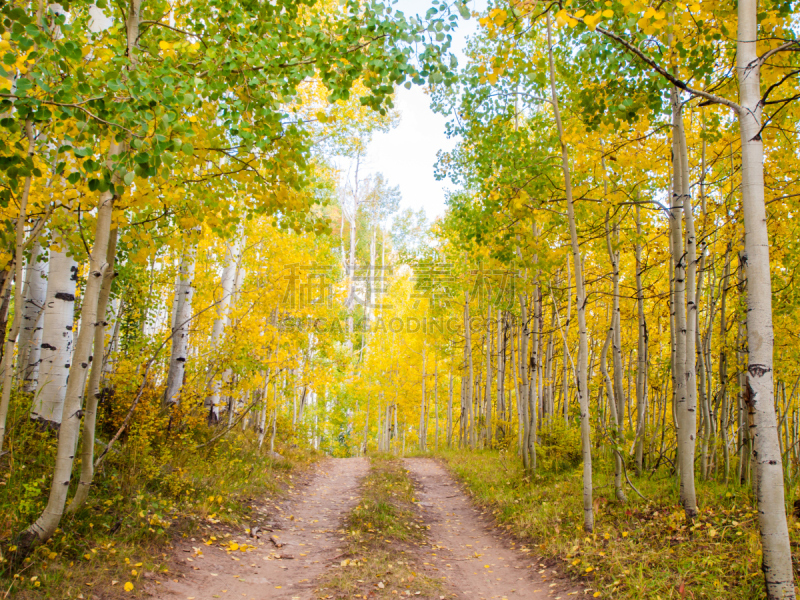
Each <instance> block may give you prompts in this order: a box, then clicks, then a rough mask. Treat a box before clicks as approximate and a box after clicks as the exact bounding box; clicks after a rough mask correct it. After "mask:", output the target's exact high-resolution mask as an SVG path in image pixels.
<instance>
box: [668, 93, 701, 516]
mask: <svg viewBox="0 0 800 600" xmlns="http://www.w3.org/2000/svg"><path fill="white" fill-rule="evenodd" d="M671 101H672V174H673V184H672V206H671V207H670V225H671V238H672V257H673V262H674V285H673V301H672V310H673V313H674V315H675V317H674V318H675V373H674V381H675V400H676V402H675V411H676V421H677V427H678V436H677V439H678V465H679V469H680V498H681V504H683V509H684V512H685V513H686V518H687V519H690V520H691V519H694V517H695V515H696V514H697V501H696V498H695V490H694V437H695V427H696V423H695V421H696V418H695V413H694V412H693V411H694V407H692V405H691V401H690V398H689V391H688V388H689V386H690V381H689V372H688V369H687V367H688V364H689V352H688V347H687V346H688V340H689V335H688V329H687V317H686V287H687V268H686V261H687V260H688V254H684V242H683V235H682V229H683V226H682V221H683V216H684V210H683V207H684V203H683V190H684V178H685V177H686V176H687V175H688V174H686V173H684V171H683V159H682V150H681V141H680V137H681V133H682V132H683V123H682V117H681V110H680V98H679V97H678V91H677V89H676V88H674V87H673V88H672V97H671ZM687 238H688V235H687ZM692 291H694V286H693V285H692ZM692 303H694V299H693V300H692ZM693 329H694V328H692V330H693ZM691 345H692V348H694V338H692V344H691ZM691 361H692V362H694V353H692V355H691ZM692 371H694V369H692ZM694 382H695V380H694V377H692V378H691V383H692V384H693V383H694Z"/></svg>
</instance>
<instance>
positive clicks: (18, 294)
mask: <svg viewBox="0 0 800 600" xmlns="http://www.w3.org/2000/svg"><path fill="white" fill-rule="evenodd" d="M25 136H26V137H27V139H28V159H30V160H33V154H34V136H33V124H32V122H31V120H30V119H27V120H26V121H25ZM31 180H32V175H28V176H27V177H26V178H25V183H24V184H23V188H22V194H21V195H20V200H19V213H18V214H17V223H16V228H15V229H16V231H15V239H14V279H15V284H14V306H17V307H19V306H22V290H23V277H22V261H23V260H24V258H25V257H24V255H23V252H24V250H25V215H26V211H27V209H28V197H29V195H30V191H31ZM7 277H11V274H10V273H9V274H8V275H7ZM21 325H22V311H21V310H15V311H14V320H13V321H12V323H11V331H10V332H9V333H8V337H7V338H6V342H5V349H4V351H3V361H2V373H3V375H2V377H3V391H2V396H0V452H2V450H3V444H4V442H5V435H6V420H7V419H8V406H9V403H10V402H11V384H12V371H13V370H14V369H13V365H14V343H15V342H16V341H17V336H18V335H19V330H20V327H21Z"/></svg>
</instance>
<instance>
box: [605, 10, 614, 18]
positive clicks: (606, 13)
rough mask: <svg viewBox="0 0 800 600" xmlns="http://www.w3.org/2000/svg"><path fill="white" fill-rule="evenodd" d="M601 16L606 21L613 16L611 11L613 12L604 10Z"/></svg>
mask: <svg viewBox="0 0 800 600" xmlns="http://www.w3.org/2000/svg"><path fill="white" fill-rule="evenodd" d="M603 16H604V17H605V18H606V19H610V18H611V17H613V16H614V11H613V10H604V11H603Z"/></svg>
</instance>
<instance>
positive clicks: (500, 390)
mask: <svg viewBox="0 0 800 600" xmlns="http://www.w3.org/2000/svg"><path fill="white" fill-rule="evenodd" d="M507 338H508V324H507V323H506V319H505V313H504V312H503V311H502V310H501V309H498V310H497V421H498V423H497V428H496V432H497V433H496V435H497V439H498V440H501V441H504V440H505V436H506V426H505V423H506V421H508V416H507V414H506V413H507V410H506V398H505V380H506V342H507Z"/></svg>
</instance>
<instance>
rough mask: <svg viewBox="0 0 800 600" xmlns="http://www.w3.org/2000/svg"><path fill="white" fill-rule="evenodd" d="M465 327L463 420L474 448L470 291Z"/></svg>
mask: <svg viewBox="0 0 800 600" xmlns="http://www.w3.org/2000/svg"><path fill="white" fill-rule="evenodd" d="M464 328H465V335H466V354H467V371H468V373H467V393H466V402H465V404H466V409H467V410H466V417H465V416H464V414H463V412H462V417H461V418H462V420H464V426H465V430H464V431H465V433H466V434H467V439H468V440H469V443H470V447H472V448H474V444H473V443H472V434H471V431H472V427H473V426H474V420H473V418H472V414H471V411H472V396H473V395H474V389H475V370H474V368H473V365H472V332H471V326H470V318H469V292H464Z"/></svg>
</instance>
